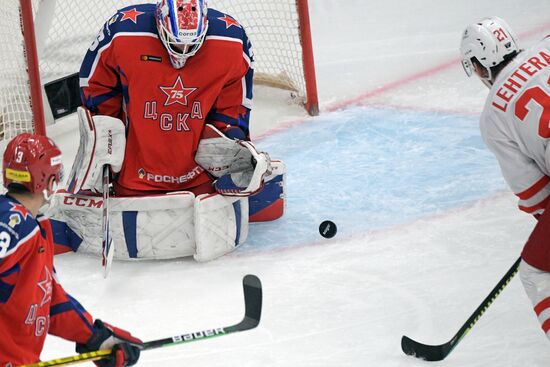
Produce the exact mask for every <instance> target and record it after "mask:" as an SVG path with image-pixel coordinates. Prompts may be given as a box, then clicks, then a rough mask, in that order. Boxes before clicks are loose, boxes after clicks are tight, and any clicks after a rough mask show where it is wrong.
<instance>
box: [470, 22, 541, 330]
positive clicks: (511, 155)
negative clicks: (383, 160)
mask: <svg viewBox="0 0 550 367" xmlns="http://www.w3.org/2000/svg"><path fill="white" fill-rule="evenodd" d="M461 53H462V56H463V61H462V63H463V66H464V70H465V71H466V73H467V75H468V76H470V75H472V74H476V75H477V76H478V77H479V78H480V79H481V80H482V81H483V83H484V84H485V85H486V86H487V87H489V88H490V92H489V96H488V97H487V101H486V103H485V108H484V110H483V113H482V115H481V120H480V128H481V135H482V137H483V139H484V141H485V143H486V144H487V146H488V147H489V149H490V150H491V151H492V152H493V153H494V154H495V156H496V158H497V160H498V162H499V165H500V168H501V171H502V173H503V176H504V178H505V180H506V182H507V183H508V185H509V186H510V188H511V189H512V191H513V192H514V193H515V194H516V196H517V197H518V198H519V209H520V210H522V211H525V212H527V213H529V214H532V215H534V216H535V217H536V218H537V219H538V223H537V225H536V226H535V228H534V229H533V232H532V233H531V235H530V237H529V239H528V240H527V243H526V244H525V246H524V248H523V251H522V254H521V256H522V261H521V264H520V275H521V280H522V282H523V285H524V288H525V290H526V292H527V295H528V296H529V298H530V299H531V301H532V303H533V306H534V310H535V313H536V314H537V316H538V319H539V321H540V323H541V325H542V329H543V331H544V332H545V334H546V336H547V337H548V338H550V209H549V205H550V158H549V155H548V149H549V147H548V139H549V138H550V129H549V125H550V119H549V118H550V37H546V38H544V39H543V40H541V41H539V42H538V43H536V44H535V45H534V46H533V47H531V48H530V49H528V50H522V49H520V47H519V45H518V41H517V38H516V36H515V34H514V32H513V31H512V30H511V29H510V27H509V26H508V24H507V23H506V22H505V21H504V20H502V19H500V18H498V17H491V18H485V19H482V20H481V21H479V22H477V23H474V24H471V25H469V26H468V27H467V28H466V30H465V31H464V33H463V36H462V42H461Z"/></svg>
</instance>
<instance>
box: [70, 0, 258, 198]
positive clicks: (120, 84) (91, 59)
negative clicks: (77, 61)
mask: <svg viewBox="0 0 550 367" xmlns="http://www.w3.org/2000/svg"><path fill="white" fill-rule="evenodd" d="M253 61H254V60H253V55H252V51H251V44H250V41H249V40H248V37H247V35H246V32H245V30H244V29H243V27H242V26H241V25H240V24H239V23H238V22H237V21H235V20H234V19H233V18H231V17H230V16H229V15H226V14H223V13H221V12H218V11H216V10H214V9H208V8H207V7H206V2H205V1H203V0H161V1H159V2H158V4H157V5H156V6H155V5H154V4H143V5H136V6H131V7H128V8H125V9H122V10H120V11H119V12H118V13H117V14H116V15H115V16H114V17H113V18H111V20H109V21H108V22H107V24H106V25H105V28H104V30H103V31H102V33H100V36H99V37H98V39H97V40H96V42H94V44H93V45H92V46H91V47H90V49H89V50H88V53H87V54H86V56H85V58H84V62H83V63H82V68H81V70H80V83H81V89H82V99H83V103H84V105H85V107H86V108H87V109H88V110H90V111H91V112H92V114H93V115H100V116H101V115H107V116H111V117H115V118H117V119H119V120H120V121H121V122H120V123H121V124H123V125H124V130H125V133H126V144H125V146H113V149H115V150H117V149H121V150H122V149H124V148H125V150H124V156H125V157H126V158H125V159H124V160H123V162H122V164H121V167H120V169H119V172H118V174H117V177H116V179H115V180H114V186H115V193H116V195H118V196H121V195H123V196H128V195H146V194H155V193H157V194H158V193H165V192H169V191H178V190H186V191H192V192H194V193H195V194H199V193H204V192H213V191H214V189H213V187H212V185H211V179H210V178H209V177H208V175H207V173H206V171H205V169H204V167H201V166H199V165H198V164H197V163H196V162H195V153H196V151H197V147H198V144H199V140H200V137H201V134H202V132H203V128H204V124H205V123H208V124H212V125H213V126H215V127H217V128H218V129H219V130H220V131H222V132H223V133H225V134H227V135H229V136H231V137H232V138H240V139H246V138H248V136H249V126H248V122H249V113H250V108H251V100H252V77H253V72H254V69H253V67H252V65H253ZM121 153H122V152H121ZM117 171H118V167H117ZM71 178H72V177H71ZM75 184H76V183H75Z"/></svg>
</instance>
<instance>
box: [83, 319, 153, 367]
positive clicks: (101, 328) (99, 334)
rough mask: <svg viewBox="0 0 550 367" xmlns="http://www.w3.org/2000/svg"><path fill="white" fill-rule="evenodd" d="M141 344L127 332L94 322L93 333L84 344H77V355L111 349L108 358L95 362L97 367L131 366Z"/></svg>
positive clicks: (135, 360)
mask: <svg viewBox="0 0 550 367" xmlns="http://www.w3.org/2000/svg"><path fill="white" fill-rule="evenodd" d="M142 347H143V342H142V341H141V340H139V339H138V338H135V337H133V336H132V335H131V334H130V333H129V332H127V331H125V330H122V329H119V328H117V327H114V326H111V325H109V324H107V323H105V322H103V321H101V320H95V322H94V333H93V335H92V336H91V338H90V339H89V340H88V342H87V343H86V344H77V345H76V352H77V353H87V352H93V351H96V350H102V349H111V350H112V353H111V355H110V356H109V357H107V358H104V359H101V360H99V361H95V362H94V363H95V364H96V366H98V367H126V366H133V365H134V364H136V363H137V361H138V359H139V352H140V350H141V348H142Z"/></svg>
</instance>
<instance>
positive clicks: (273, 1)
mask: <svg viewBox="0 0 550 367" xmlns="http://www.w3.org/2000/svg"><path fill="white" fill-rule="evenodd" d="M146 2H153V3H154V1H151V0H149V1H147V0H144V1H136V0H94V1H89V0H9V1H4V2H3V3H2V11H3V12H4V15H3V17H2V19H1V20H0V39H1V44H2V47H1V48H0V140H7V139H10V138H11V137H13V136H15V135H17V134H18V133H20V132H23V131H35V132H37V133H39V134H45V123H44V117H43V115H44V108H43V101H42V86H43V85H44V84H45V83H47V82H50V81H53V80H56V79H60V78H63V77H66V76H68V75H70V74H73V73H75V72H78V70H79V69H80V63H81V62H82V59H83V57H84V55H85V53H86V51H87V49H88V47H89V46H90V45H91V44H92V41H93V40H94V39H95V38H96V36H97V33H98V32H99V30H100V29H101V27H102V26H103V24H104V23H105V22H106V21H107V20H108V19H109V18H110V17H111V16H112V15H113V14H114V13H115V12H116V10H118V9H120V8H123V7H125V6H129V5H134V4H139V3H146ZM208 6H209V7H212V8H215V9H218V10H220V11H223V12H226V13H228V14H229V15H231V16H233V17H234V18H235V19H237V20H238V21H239V22H240V23H241V24H242V25H243V26H244V27H245V29H246V31H247V34H248V36H249V38H250V40H251V41H252V46H253V50H254V54H255V67H254V70H255V77H254V81H255V83H257V84H266V85H269V86H273V87H277V88H282V89H286V90H289V91H292V93H293V95H294V96H295V99H296V100H297V102H298V103H300V104H303V105H304V107H305V108H306V110H307V111H308V113H309V114H311V115H316V114H318V100H317V87H316V80H315V69H314V63H313V50H312V45H311V31H310V26H309V11H308V2H307V0H246V1H245V0H210V1H208Z"/></svg>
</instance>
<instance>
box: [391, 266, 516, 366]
mask: <svg viewBox="0 0 550 367" xmlns="http://www.w3.org/2000/svg"><path fill="white" fill-rule="evenodd" d="M520 261H521V257H520V258H519V259H517V260H516V262H515V263H514V265H512V267H511V268H510V269H509V270H508V271H507V272H506V274H504V277H502V279H501V280H500V281H499V282H498V284H497V285H496V286H495V288H493V290H492V291H491V293H489V295H488V296H487V297H486V298H485V299H484V300H483V302H481V304H480V305H479V307H478V308H476V310H475V311H474V313H473V314H472V315H471V316H470V317H469V318H468V320H466V322H465V323H464V325H462V327H461V328H460V329H459V330H458V332H457V333H456V334H455V336H453V338H452V339H451V340H450V341H448V342H447V343H444V344H440V345H428V344H422V343H419V342H416V341H414V340H412V339H411V338H409V337H407V336H403V337H402V338H401V349H403V352H404V353H405V354H408V355H410V356H414V357H416V358H420V359H424V360H426V361H431V362H433V361H441V360H443V359H445V357H447V356H448V355H449V354H450V353H451V352H452V350H453V349H454V348H455V347H456V346H457V345H458V343H460V341H461V340H462V338H464V337H465V336H466V334H468V332H469V331H470V330H471V329H472V327H473V326H474V325H475V324H476V322H477V321H478V320H479V319H480V318H481V316H482V315H483V314H484V313H485V311H487V309H488V308H489V306H490V305H491V304H492V303H493V301H494V300H495V299H496V298H497V297H498V295H499V294H500V293H501V292H502V290H503V289H504V287H506V286H507V285H508V283H510V281H511V280H512V278H513V277H514V275H516V273H517V272H518V267H519V263H520Z"/></svg>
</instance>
